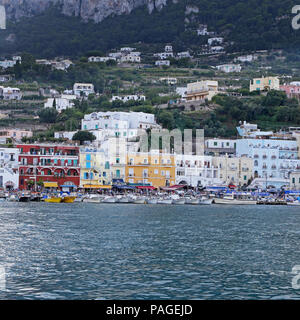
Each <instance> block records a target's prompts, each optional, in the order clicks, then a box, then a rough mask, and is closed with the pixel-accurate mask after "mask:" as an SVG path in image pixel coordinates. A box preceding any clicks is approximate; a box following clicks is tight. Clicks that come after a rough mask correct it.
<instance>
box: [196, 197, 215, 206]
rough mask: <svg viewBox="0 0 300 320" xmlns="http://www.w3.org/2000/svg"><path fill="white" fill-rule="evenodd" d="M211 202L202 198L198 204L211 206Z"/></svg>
mask: <svg viewBox="0 0 300 320" xmlns="http://www.w3.org/2000/svg"><path fill="white" fill-rule="evenodd" d="M212 202H213V199H207V198H202V199H200V200H199V204H201V205H211V204H212Z"/></svg>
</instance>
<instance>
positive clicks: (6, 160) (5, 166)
mask: <svg viewBox="0 0 300 320" xmlns="http://www.w3.org/2000/svg"><path fill="white" fill-rule="evenodd" d="M18 154H19V149H17V148H1V147H0V189H4V190H15V189H18V188H19V170H18V164H19V162H18V161H19V159H18Z"/></svg>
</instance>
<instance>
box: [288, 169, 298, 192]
mask: <svg viewBox="0 0 300 320" xmlns="http://www.w3.org/2000/svg"><path fill="white" fill-rule="evenodd" d="M289 187H290V190H300V171H298V172H297V171H292V172H291V173H290V184H289Z"/></svg>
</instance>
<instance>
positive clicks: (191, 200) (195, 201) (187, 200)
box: [185, 198, 199, 205]
mask: <svg viewBox="0 0 300 320" xmlns="http://www.w3.org/2000/svg"><path fill="white" fill-rule="evenodd" d="M185 203H186V204H191V205H198V204H199V199H198V198H185Z"/></svg>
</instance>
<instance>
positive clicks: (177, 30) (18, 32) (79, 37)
mask: <svg viewBox="0 0 300 320" xmlns="http://www.w3.org/2000/svg"><path fill="white" fill-rule="evenodd" d="M187 4H190V5H197V6H198V8H199V12H198V13H192V14H189V15H188V16H187V18H188V20H189V23H186V24H185V23H184V21H185V18H186V16H185V8H186V5H187ZM294 5H295V3H294V1H292V0H272V1H270V0H247V1H241V0H224V1H219V0H181V1H179V2H178V3H177V4H173V3H172V2H171V1H169V4H168V6H167V7H166V8H164V9H163V10H161V11H160V12H157V11H155V12H154V13H152V14H151V15H149V14H148V12H147V9H146V8H139V9H136V10H134V11H133V12H132V13H131V14H130V16H127V15H122V16H115V17H109V18H107V19H105V20H104V21H102V22H101V23H99V24H95V23H92V22H89V23H84V22H82V21H80V20H79V19H78V18H75V17H66V16H63V15H62V14H60V13H59V9H58V8H51V9H49V10H47V11H46V12H44V13H43V14H41V15H38V16H36V17H33V18H27V19H23V20H21V21H20V22H17V23H12V22H11V23H10V24H9V25H8V29H7V30H6V31H1V39H0V40H1V41H0V53H7V52H16V51H19V52H23V51H28V52H31V53H33V54H34V55H36V56H40V57H53V56H57V55H66V56H71V57H72V56H79V55H82V54H84V53H85V52H86V51H87V50H103V51H106V50H108V49H110V48H115V47H118V46H120V45H122V44H133V43H139V42H142V43H146V44H147V43H148V44H163V43H167V42H172V43H173V45H174V46H175V48H176V49H178V50H181V49H184V48H186V47H189V48H192V49H195V50H197V48H199V45H201V44H204V43H206V41H207V37H198V36H197V35H196V32H195V31H196V29H197V26H198V24H199V23H207V24H208V25H209V28H210V30H212V31H216V32H218V34H221V35H223V36H224V37H225V38H226V40H228V41H232V42H233V43H232V44H231V46H230V48H229V50H238V51H241V50H255V49H271V48H283V47H284V48H288V47H291V48H295V47H300V32H299V31H294V30H293V29H292V28H291V19H292V15H291V9H292V7H293V6H294ZM8 36H9V39H10V41H5V40H4V39H5V38H7V37H8Z"/></svg>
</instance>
